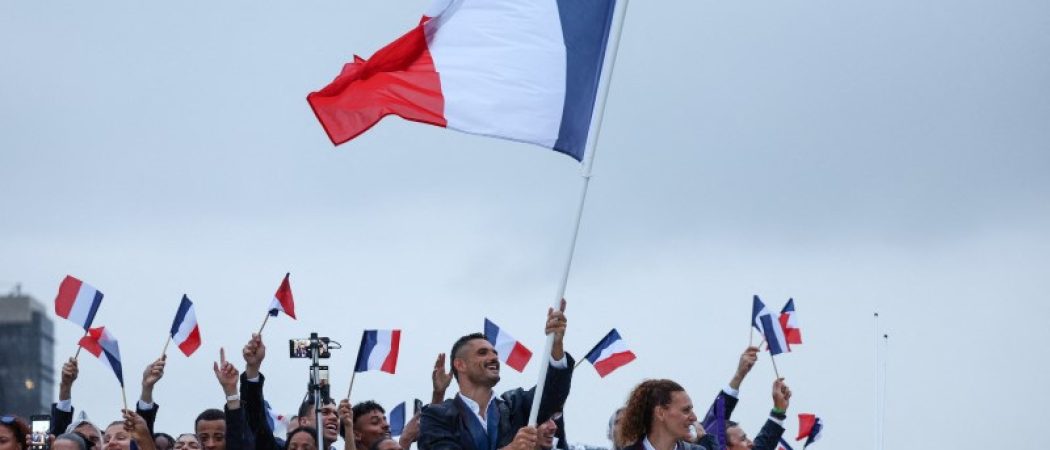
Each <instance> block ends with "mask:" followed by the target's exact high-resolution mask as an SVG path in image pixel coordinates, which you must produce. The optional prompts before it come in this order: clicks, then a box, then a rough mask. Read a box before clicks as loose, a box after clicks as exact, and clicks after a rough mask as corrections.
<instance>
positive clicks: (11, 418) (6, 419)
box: [0, 416, 16, 425]
mask: <svg viewBox="0 0 1050 450" xmlns="http://www.w3.org/2000/svg"><path fill="white" fill-rule="evenodd" d="M15 419H16V417H15V416H3V417H0V422H3V423H6V424H8V425H10V424H12V423H15Z"/></svg>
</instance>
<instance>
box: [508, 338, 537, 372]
mask: <svg viewBox="0 0 1050 450" xmlns="http://www.w3.org/2000/svg"><path fill="white" fill-rule="evenodd" d="M531 358H532V351H530V350H529V349H527V348H525V346H524V345H521V342H517V341H515V342H514V348H513V349H511V351H510V355H508V356H507V365H508V366H510V367H511V368H513V369H514V370H517V371H518V372H521V371H524V370H525V366H526V365H527V364H528V363H529V359H531Z"/></svg>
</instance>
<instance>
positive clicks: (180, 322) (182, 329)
mask: <svg viewBox="0 0 1050 450" xmlns="http://www.w3.org/2000/svg"><path fill="white" fill-rule="evenodd" d="M171 340H172V342H175V345H177V346H179V350H182V353H183V354H184V355H186V356H190V355H192V354H193V352H195V351H197V349H198V348H200V346H201V330H200V327H198V326H197V314H196V313H195V312H194V310H193V302H191V301H190V298H189V297H187V296H186V295H185V294H183V296H182V302H180V303H179V310H178V311H176V312H175V320H174V321H173V322H172V323H171Z"/></svg>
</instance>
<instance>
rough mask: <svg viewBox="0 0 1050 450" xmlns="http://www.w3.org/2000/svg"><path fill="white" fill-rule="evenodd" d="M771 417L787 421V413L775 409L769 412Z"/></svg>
mask: <svg viewBox="0 0 1050 450" xmlns="http://www.w3.org/2000/svg"><path fill="white" fill-rule="evenodd" d="M769 416H770V417H773V418H776V419H779V420H785V419H787V411H786V410H783V409H779V408H776V407H774V408H773V409H771V410H769Z"/></svg>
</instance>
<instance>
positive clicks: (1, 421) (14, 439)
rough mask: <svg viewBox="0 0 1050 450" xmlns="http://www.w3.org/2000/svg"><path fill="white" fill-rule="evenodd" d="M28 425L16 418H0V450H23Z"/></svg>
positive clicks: (27, 433) (27, 434)
mask: <svg viewBox="0 0 1050 450" xmlns="http://www.w3.org/2000/svg"><path fill="white" fill-rule="evenodd" d="M27 436H29V424H27V423H26V421H25V420H22V418H20V417H18V416H10V415H8V416H3V417H0V450H25V449H26V437H27Z"/></svg>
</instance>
